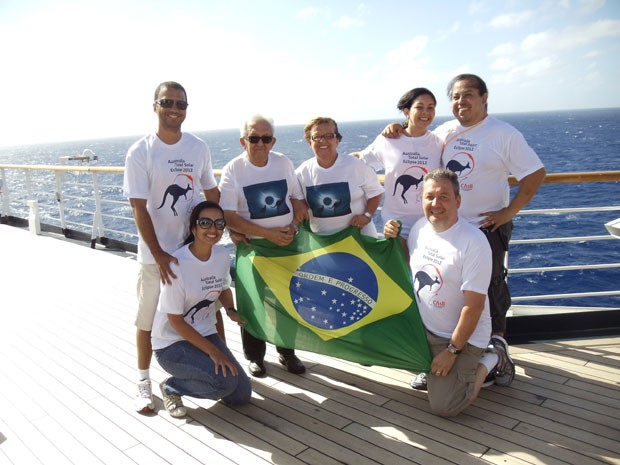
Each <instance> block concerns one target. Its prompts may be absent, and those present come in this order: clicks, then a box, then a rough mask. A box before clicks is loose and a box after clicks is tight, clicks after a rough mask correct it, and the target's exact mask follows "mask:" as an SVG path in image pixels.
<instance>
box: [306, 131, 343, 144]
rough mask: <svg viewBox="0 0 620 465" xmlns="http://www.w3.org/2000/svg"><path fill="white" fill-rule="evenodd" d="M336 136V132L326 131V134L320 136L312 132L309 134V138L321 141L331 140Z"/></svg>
mask: <svg viewBox="0 0 620 465" xmlns="http://www.w3.org/2000/svg"><path fill="white" fill-rule="evenodd" d="M336 136H337V134H336V133H335V132H328V133H327V134H323V135H321V136H319V135H318V134H314V135H312V136H310V139H312V140H313V141H315V142H316V141H317V140H318V141H322V140H332V139H335V138H336Z"/></svg>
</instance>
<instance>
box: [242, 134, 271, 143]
mask: <svg viewBox="0 0 620 465" xmlns="http://www.w3.org/2000/svg"><path fill="white" fill-rule="evenodd" d="M245 140H247V141H248V142H249V143H250V144H258V141H259V140H262V141H263V144H271V143H272V142H273V136H247V137H246V138H245Z"/></svg>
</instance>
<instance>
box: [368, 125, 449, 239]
mask: <svg viewBox="0 0 620 465" xmlns="http://www.w3.org/2000/svg"><path fill="white" fill-rule="evenodd" d="M441 148H442V141H441V139H439V137H437V136H436V135H435V134H433V133H432V132H430V131H427V132H426V134H425V135H423V136H420V137H408V136H406V135H403V136H401V137H399V138H398V139H388V138H386V137H383V136H382V135H379V136H377V138H376V139H375V140H374V142H373V143H372V144H370V145H369V146H368V147H366V148H365V149H364V150H362V151H361V152H360V160H362V161H363V162H364V163H366V164H367V165H370V166H371V167H372V168H373V169H374V170H375V171H380V170H385V182H384V186H385V197H384V199H383V207H382V208H381V218H382V219H383V222H384V223H385V222H386V221H387V220H390V219H396V220H400V221H401V222H402V228H401V230H400V234H401V236H402V237H403V238H405V239H406V238H407V236H408V235H409V230H410V229H411V227H412V226H413V224H414V223H415V222H416V221H417V220H419V219H420V218H422V217H423V216H424V212H423V210H422V187H423V185H424V175H425V174H426V173H428V172H429V171H432V170H434V169H436V168H439V166H440V162H441Z"/></svg>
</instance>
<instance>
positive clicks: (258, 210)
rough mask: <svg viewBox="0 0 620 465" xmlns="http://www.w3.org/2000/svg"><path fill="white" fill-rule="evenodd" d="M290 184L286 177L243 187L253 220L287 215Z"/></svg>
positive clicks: (288, 211)
mask: <svg viewBox="0 0 620 465" xmlns="http://www.w3.org/2000/svg"><path fill="white" fill-rule="evenodd" d="M287 193H288V185H287V184H286V179H280V180H278V181H269V182H262V183H259V184H253V185H251V186H246V187H244V188H243V194H244V195H245V200H246V201H247V203H248V210H250V218H251V219H253V220H258V219H264V218H273V217H275V216H282V215H287V214H288V213H290V211H291V210H290V209H289V208H288V205H287V204H286V197H287Z"/></svg>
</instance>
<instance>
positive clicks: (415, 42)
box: [384, 36, 429, 65]
mask: <svg viewBox="0 0 620 465" xmlns="http://www.w3.org/2000/svg"><path fill="white" fill-rule="evenodd" d="M428 42H429V39H428V37H427V36H417V37H414V38H413V39H411V40H408V41H406V42H403V43H402V44H400V45H399V46H398V47H397V48H395V49H393V50H391V51H389V52H388V53H387V55H386V56H385V59H384V62H385V64H387V65H398V64H400V63H405V62H413V61H414V60H415V59H416V58H417V57H418V56H419V55H420V54H421V53H422V52H423V51H424V49H425V48H426V46H427V45H428Z"/></svg>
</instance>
